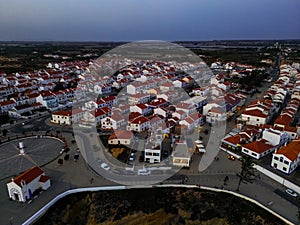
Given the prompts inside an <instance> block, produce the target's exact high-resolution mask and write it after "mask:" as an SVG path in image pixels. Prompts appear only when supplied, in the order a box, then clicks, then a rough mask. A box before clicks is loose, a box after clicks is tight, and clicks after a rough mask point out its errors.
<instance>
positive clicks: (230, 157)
mask: <svg viewBox="0 0 300 225" xmlns="http://www.w3.org/2000/svg"><path fill="white" fill-rule="evenodd" d="M227 158H228V159H230V160H232V161H234V160H235V157H234V156H233V155H229V156H228V157H227Z"/></svg>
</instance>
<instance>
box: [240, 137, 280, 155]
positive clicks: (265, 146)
mask: <svg viewBox="0 0 300 225" xmlns="http://www.w3.org/2000/svg"><path fill="white" fill-rule="evenodd" d="M275 149H276V146H273V145H271V143H269V142H268V141H267V140H264V139H261V140H257V141H253V142H250V143H248V144H245V145H242V153H244V154H246V155H249V156H251V157H253V158H255V159H260V158H262V157H263V156H266V155H267V154H269V153H271V152H273V151H274V150H275Z"/></svg>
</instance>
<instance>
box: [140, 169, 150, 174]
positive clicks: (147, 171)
mask: <svg viewBox="0 0 300 225" xmlns="http://www.w3.org/2000/svg"><path fill="white" fill-rule="evenodd" d="M149 174H151V171H150V170H147V169H139V170H138V175H149Z"/></svg>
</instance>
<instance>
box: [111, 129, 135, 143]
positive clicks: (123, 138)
mask: <svg viewBox="0 0 300 225" xmlns="http://www.w3.org/2000/svg"><path fill="white" fill-rule="evenodd" d="M133 138H134V136H133V133H132V132H131V131H129V130H116V131H115V132H114V133H113V134H112V135H111V136H110V137H109V138H108V144H110V145H119V144H122V145H130V144H131V143H132V141H133Z"/></svg>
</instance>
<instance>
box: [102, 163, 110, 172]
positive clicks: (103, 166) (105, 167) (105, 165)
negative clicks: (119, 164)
mask: <svg viewBox="0 0 300 225" xmlns="http://www.w3.org/2000/svg"><path fill="white" fill-rule="evenodd" d="M101 167H102V168H103V169H105V170H106V171H108V170H110V167H109V166H108V165H107V164H106V163H101Z"/></svg>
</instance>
